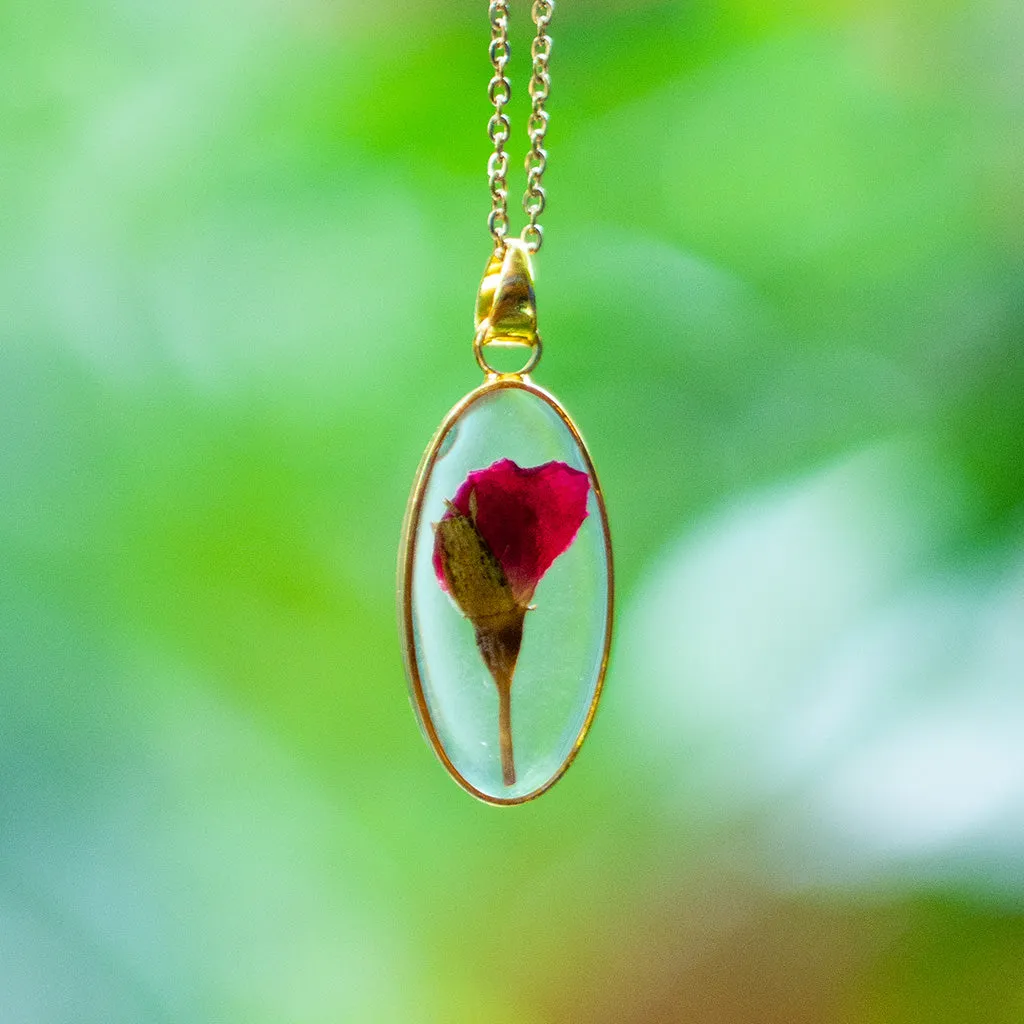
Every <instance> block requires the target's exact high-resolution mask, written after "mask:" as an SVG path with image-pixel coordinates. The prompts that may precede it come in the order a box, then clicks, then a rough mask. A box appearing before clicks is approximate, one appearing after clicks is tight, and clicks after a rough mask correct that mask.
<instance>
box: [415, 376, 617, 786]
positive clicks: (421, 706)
mask: <svg viewBox="0 0 1024 1024" xmlns="http://www.w3.org/2000/svg"><path fill="white" fill-rule="evenodd" d="M505 389H518V390H521V391H525V392H527V393H528V394H530V395H532V396H534V397H535V398H537V399H539V400H540V401H542V402H544V403H545V404H546V405H547V406H548V407H549V408H550V409H551V410H552V411H553V412H554V413H555V414H556V415H557V416H558V418H559V419H560V420H561V422H562V424H563V425H564V426H565V428H566V430H567V431H568V433H569V435H570V436H571V438H572V440H573V442H574V443H575V445H576V447H577V449H578V450H579V453H580V455H581V457H582V459H583V463H584V465H585V466H586V470H587V474H588V476H589V478H590V485H591V488H592V490H593V495H594V499H595V503H596V506H597V509H598V511H599V513H600V528H601V537H602V541H603V545H604V554H605V559H606V586H607V602H606V606H605V608H606V610H605V621H604V634H603V641H602V649H601V659H600V663H599V668H598V672H597V678H596V681H595V684H594V692H593V696H592V697H591V700H590V705H589V707H588V709H587V713H586V716H585V718H584V721H583V724H582V726H581V727H580V730H579V733H578V734H577V736H576V738H575V740H574V741H573V743H572V746H571V748H570V749H569V752H568V754H567V755H566V757H565V759H564V760H563V761H562V763H561V764H560V765H559V767H558V768H557V769H556V771H555V772H554V773H553V774H552V775H551V777H550V778H549V779H547V781H546V782H544V784H543V785H541V786H538V787H537V788H536V789H534V790H531V791H530V792H528V793H525V794H522V795H518V796H514V797H501V796H495V795H493V794H491V793H487V792H484V791H483V790H481V789H479V788H478V787H476V786H474V785H473V783H471V782H470V781H469V780H468V779H467V778H465V776H464V775H463V774H462V773H461V772H460V771H459V769H458V768H457V767H456V766H455V764H454V763H453V761H452V759H451V758H450V757H449V755H448V752H447V751H446V750H445V748H444V744H443V743H442V742H441V739H440V736H439V735H438V732H437V729H436V727H435V725H434V722H433V719H432V718H431V714H430V710H429V708H428V705H427V699H426V695H425V693H424V688H423V680H422V678H421V675H420V669H419V663H418V660H417V653H416V639H415V630H414V620H413V593H412V578H413V567H414V564H415V555H416V536H417V533H418V531H419V526H420V521H421V517H422V514H423V505H424V499H425V496H426V491H427V486H428V484H429V482H430V475H431V472H432V470H433V468H434V464H435V462H436V461H437V458H438V456H439V453H440V452H441V450H442V447H443V445H444V443H445V440H446V439H447V437H448V435H449V433H450V432H451V430H452V429H453V427H454V426H455V425H456V424H457V423H458V422H459V421H460V420H461V419H462V417H463V416H464V415H465V414H466V413H467V412H468V411H469V410H470V409H471V408H472V407H473V406H474V405H475V404H476V403H477V402H479V401H480V400H481V399H483V398H485V397H486V396H488V395H492V394H494V393H496V392H498V391H502V390H505ZM398 570H399V576H398V614H399V627H400V632H401V637H402V652H403V657H404V661H405V669H406V678H407V680H408V684H409V695H410V699H411V702H412V705H413V709H414V710H415V712H416V716H417V718H418V719H419V723H420V727H421V728H422V730H423V733H424V735H425V737H426V738H427V741H428V742H429V744H430V746H431V747H432V748H433V751H434V753H435V754H436V755H437V757H438V759H439V760H440V761H441V763H442V764H443V765H444V767H445V768H446V769H447V771H448V774H449V775H451V777H452V778H453V779H454V780H455V782H456V783H457V784H458V785H459V786H461V787H462V789H464V790H465V791H466V792H468V793H470V794H471V795H472V796H475V797H476V798H477V799H478V800H481V801H483V802H484V803H487V804H491V805H494V806H515V805H518V804H523V803H527V802H528V801H530V800H535V799H536V798H537V797H539V796H541V794H543V793H545V792H547V791H548V790H549V789H550V788H551V787H552V786H553V785H554V784H555V783H556V782H558V780H559V779H561V778H562V776H563V775H564V774H565V773H566V771H568V769H569V766H570V765H571V764H572V762H573V761H574V760H575V759H576V756H577V754H578V753H579V750H580V747H581V746H582V745H583V741H584V740H585V739H586V737H587V734H588V732H589V731H590V727H591V725H592V723H593V720H594V715H595V714H596V712H597V706H598V703H599V701H600V699H601V693H602V691H603V688H604V681H605V675H606V673H607V669H608V660H609V656H610V652H611V640H612V622H613V618H614V597H615V574H614V567H613V561H612V545H611V533H610V530H609V526H608V512H607V509H606V507H605V501H604V494H603V492H602V490H601V484H600V481H599V479H598V476H597V472H596V470H595V468H594V463H593V460H592V459H591V457H590V451H589V449H588V448H587V445H586V442H585V441H584V440H583V437H582V435H581V434H580V431H579V428H578V427H577V426H576V424H575V422H574V421H573V419H572V417H571V416H569V414H568V413H567V412H566V410H565V409H564V407H563V406H562V404H561V403H560V402H559V401H558V399H557V398H555V397H554V395H552V394H551V393H550V392H549V391H547V390H545V389H544V388H541V387H539V386H538V385H536V384H534V383H533V382H532V381H531V380H530V378H529V376H527V375H526V374H522V373H512V374H499V373H489V374H488V375H487V377H486V378H485V380H484V382H483V383H482V384H481V385H479V386H478V387H476V388H474V389H473V390H472V391H470V392H469V393H468V394H466V395H465V396H463V398H462V399H460V401H459V402H457V403H456V405H455V406H454V407H453V408H452V409H451V410H450V411H449V413H448V414H447V415H446V416H445V418H444V419H443V420H442V422H441V425H440V426H439V427H438V429H437V432H436V433H435V434H434V437H433V438H432V440H431V442H430V444H429V445H428V446H427V449H426V451H425V452H424V453H423V457H422V459H421V460H420V465H419V468H418V470H417V472H416V478H415V482H414V484H413V489H412V493H411V495H410V497H409V503H408V506H407V508H406V513H405V519H404V522H403V526H402V541H401V546H400V548H399V565H398Z"/></svg>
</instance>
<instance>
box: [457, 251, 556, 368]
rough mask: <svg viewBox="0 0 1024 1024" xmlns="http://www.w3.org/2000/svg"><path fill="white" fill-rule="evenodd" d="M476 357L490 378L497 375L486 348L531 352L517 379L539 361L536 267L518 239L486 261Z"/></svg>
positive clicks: (477, 320)
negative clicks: (525, 349) (516, 348)
mask: <svg viewBox="0 0 1024 1024" xmlns="http://www.w3.org/2000/svg"><path fill="white" fill-rule="evenodd" d="M474 323H475V326H476V335H475V337H474V338H473V354H474V356H476V361H477V362H478V363H479V364H480V367H481V369H482V370H483V371H484V373H487V374H498V373H500V371H498V370H495V369H494V368H493V367H492V366H490V364H489V363H488V362H487V360H486V358H485V357H484V353H483V349H484V347H485V346H486V345H501V346H503V347H506V346H507V347H517V346H524V347H526V348H530V349H532V351H531V353H530V358H529V359H528V361H527V364H526V366H524V367H523V368H522V369H521V370H517V371H515V373H516V375H517V376H522V375H524V374H527V373H529V372H530V371H531V370H532V369H533V368H534V367H535V366H536V365H537V363H538V361H539V360H540V354H541V341H540V335H539V334H538V333H537V301H536V297H535V295H534V291H533V263H532V261H531V260H530V249H529V246H528V245H527V244H526V243H525V242H523V241H522V240H520V239H518V238H507V239H505V244H504V247H503V248H502V249H500V250H495V251H494V252H493V253H492V254H491V257H490V259H489V260H488V261H487V268H486V269H485V270H484V277H483V280H482V281H481V282H480V291H479V293H478V295H477V300H476V315H475V317H474Z"/></svg>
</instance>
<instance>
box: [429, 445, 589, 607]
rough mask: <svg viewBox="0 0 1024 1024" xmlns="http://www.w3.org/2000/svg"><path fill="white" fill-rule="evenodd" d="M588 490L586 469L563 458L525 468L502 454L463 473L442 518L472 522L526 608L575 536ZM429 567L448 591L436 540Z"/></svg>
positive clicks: (585, 513) (580, 522)
mask: <svg viewBox="0 0 1024 1024" xmlns="http://www.w3.org/2000/svg"><path fill="white" fill-rule="evenodd" d="M589 493H590V480H589V478H588V476H587V474H586V473H583V472H581V471H580V470H578V469H573V468H572V467H571V466H567V465H566V464H565V463H564V462H545V463H544V464H543V465H542V466H530V467H527V468H525V469H524V468H522V467H520V466H517V465H516V464H515V463H514V462H513V461H512V460H511V459H501V460H500V461H499V462H495V463H494V464H493V465H491V466H488V467H487V468H486V469H478V470H475V471H474V472H472V473H470V474H469V476H467V477H466V479H465V481H464V482H463V484H462V486H461V487H459V489H458V491H456V492H455V497H454V498H453V499H452V501H451V507H449V509H448V511H447V512H446V513H445V515H444V517H443V520H442V521H444V520H447V519H451V518H452V517H453V515H455V512H458V513H461V515H462V516H465V517H466V518H468V519H469V520H470V521H471V522H472V523H473V525H474V526H475V527H476V530H477V532H478V533H479V535H480V537H481V538H482V539H483V541H484V543H485V544H486V545H487V548H488V549H489V551H490V552H491V554H492V555H493V556H494V558H495V559H496V560H497V562H498V564H499V565H500V566H501V569H502V571H503V572H504V574H505V578H506V580H507V581H508V585H509V587H510V588H511V590H512V594H513V596H514V598H515V600H516V603H517V604H519V605H520V606H522V607H524V608H525V607H526V606H527V605H528V604H529V603H530V600H531V598H532V597H533V592H534V590H535V589H536V588H537V584H538V583H539V582H540V581H541V578H542V577H543V576H544V574H545V573H546V572H547V571H548V569H550V568H551V563H552V562H554V560H555V559H556V558H557V557H558V556H559V555H560V554H562V553H563V552H564V551H566V550H567V549H568V547H569V545H570V544H572V542H573V540H575V538H576V534H577V533H578V532H579V528H580V526H582V525H583V520H584V519H586V518H587V496H588V495H589ZM453 508H454V510H455V512H453ZM434 572H435V573H436V574H437V580H438V583H440V584H441V587H442V589H443V590H445V591H447V592H449V593H451V592H452V591H451V587H450V586H449V584H448V580H447V578H446V576H445V565H444V559H443V557H442V550H441V545H440V544H439V543H438V542H437V541H436V540H435V543H434ZM463 611H467V610H466V609H463ZM467 614H468V612H467Z"/></svg>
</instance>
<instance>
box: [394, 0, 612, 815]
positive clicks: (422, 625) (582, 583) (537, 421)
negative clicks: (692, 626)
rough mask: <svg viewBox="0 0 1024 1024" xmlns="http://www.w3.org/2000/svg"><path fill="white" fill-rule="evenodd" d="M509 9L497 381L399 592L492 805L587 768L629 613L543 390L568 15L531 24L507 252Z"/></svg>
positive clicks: (433, 506) (429, 480)
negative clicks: (554, 168)
mask: <svg viewBox="0 0 1024 1024" xmlns="http://www.w3.org/2000/svg"><path fill="white" fill-rule="evenodd" d="M508 8H509V4H508V2H507V0H505V2H502V0H492V2H491V3H490V5H489V8H488V16H489V18H490V26H491V40H490V47H489V55H490V60H491V64H492V66H493V69H494V74H493V77H492V78H491V80H490V83H489V85H488V97H489V98H490V101H491V103H492V104H493V106H494V113H493V114H492V115H491V117H490V120H489V121H488V124H487V132H488V135H489V136H490V139H491V142H492V144H493V150H492V152H491V155H490V158H489V159H488V162H487V177H488V183H489V187H490V195H491V210H490V214H489V215H488V218H487V226H488V230H489V231H490V234H491V238H492V240H493V243H494V245H493V251H492V253H491V256H490V258H489V259H488V262H487V267H486V269H485V271H484V277H483V281H482V283H481V285H480V289H479V292H478V295H477V302H476V316H475V328H476V329H475V333H474V336H473V354H474V356H475V357H476V361H477V363H478V364H479V366H480V368H481V369H482V370H483V372H484V381H483V383H482V384H481V385H479V386H478V387H476V388H475V389H474V390H472V391H470V392H469V394H467V395H465V396H464V397H463V398H462V399H461V400H460V401H459V402H458V403H457V404H456V405H455V407H454V408H453V409H452V410H451V411H450V412H449V413H448V415H447V416H446V417H445V418H444V420H443V421H442V423H441V426H440V427H439V428H438V431H437V433H436V434H435V435H434V438H433V440H432V441H431V443H430V445H429V446H428V447H427V450H426V452H425V453H424V455H423V459H422V461H421V463H420V468H419V471H418V472H417V474H416V480H415V483H414V484H413V489H412V494H411V496H410V499H409V506H408V510H407V512H406V517H405V525H404V527H403V531H402V544H401V550H400V553H399V584H398V599H399V620H400V628H401V632H402V638H403V647H404V654H405V665H406V672H407V675H408V678H409V685H410V692H411V697H412V703H413V707H414V708H415V710H416V713H417V716H418V718H419V721H420V725H421V726H422V728H423V732H424V734H425V736H426V738H427V741H428V742H429V744H430V745H431V746H432V747H433V749H434V752H435V753H436V754H437V756H438V757H439V758H440V760H441V762H442V764H443V765H444V766H445V768H447V770H448V772H449V773H450V774H451V775H452V777H453V778H454V779H455V781H456V782H457V783H459V785H461V786H462V787H463V788H464V789H466V790H468V791H469V792H470V793H472V794H473V795H474V796H477V797H479V798H480V799H482V800H484V801H486V802H488V803H492V804H519V803H523V802H525V801H527V800H530V799H532V798H534V797H536V796H539V795H540V794H541V793H543V792H545V790H547V789H549V788H550V787H551V786H552V785H554V783H555V782H557V781H558V779H559V778H561V776H562V775H563V774H564V773H565V771H566V770H567V769H568V767H569V765H570V764H571V762H572V761H573V759H574V758H575V756H576V754H577V752H578V751H579V748H580V746H581V745H582V743H583V740H584V737H585V736H586V733H587V730H588V729H589V727H590V724H591V721H592V720H593V717H594V712H595V710H596V708H597V702H598V699H599V697H600V694H601V687H602V684H603V682H604V675H605V670H606V668H607V664H608V653H609V648H610V644H611V623H612V603H613V599H612V595H613V582H612V581H613V576H612V553H611V540H610V535H609V532H608V517H607V513H606V510H605V505H604V499H603V497H602V494H601V488H600V485H599V483H598V479H597V474H596V472H595V470H594V465H593V463H592V462H591V459H590V454H589V452H588V451H587V447H586V445H585V444H584V442H583V438H582V437H581V436H580V432H579V430H578V429H577V427H576V424H575V423H574V422H573V420H572V419H571V418H570V416H569V414H568V413H567V412H566V411H565V409H564V408H563V407H562V405H561V403H559V401H558V400H557V399H556V398H555V397H554V396H553V395H552V394H551V393H550V392H548V391H545V390H544V389H542V388H540V387H538V386H537V385H536V384H534V383H533V381H532V379H531V374H532V372H533V371H534V369H535V368H536V366H537V364H538V362H539V360H540V356H541V339H540V334H539V333H538V331H537V308H536V301H535V296H534V276H533V261H532V257H533V255H534V254H536V252H537V251H538V250H539V249H540V247H541V244H542V242H543V239H544V234H543V230H542V228H541V225H540V223H539V218H540V216H541V214H542V213H543V212H544V207H545V204H546V201H547V196H546V193H545V191H544V187H543V178H544V172H545V170H546V168H547V151H546V150H545V148H544V142H545V135H546V133H547V127H548V113H547V110H546V102H547V98H548V93H549V90H550V86H551V78H550V74H549V71H548V62H549V58H550V56H551V37H550V36H549V35H548V27H549V25H550V23H551V18H552V15H553V13H554V3H553V2H552V0H536V2H534V4H533V10H532V17H533V23H534V25H535V26H536V34H535V36H534V39H533V45H532V47H531V55H532V58H533V71H532V75H531V78H530V84H529V92H530V99H531V112H530V115H529V119H528V123H527V133H528V136H529V140H530V148H529V150H528V152H527V154H526V161H525V163H526V178H527V183H526V192H525V195H524V196H523V210H524V212H525V213H526V217H527V224H526V226H525V227H524V228H523V231H522V234H521V236H520V237H519V238H509V237H508V228H509V215H508V205H507V203H508V182H507V173H508V153H507V151H506V149H505V145H506V143H507V142H508V140H509V137H510V134H511V125H510V122H509V118H508V116H507V114H506V113H505V110H504V108H505V105H506V104H507V103H508V101H509V97H510V95H511V85H510V82H509V80H508V78H507V77H506V75H505V68H506V65H507V64H508V61H509V57H510V47H509V40H508V18H509V11H508ZM509 350H511V351H516V352H519V353H522V354H523V356H524V359H525V361H523V360H520V361H521V362H522V365H521V366H520V368H519V369H516V370H511V371H509V370H499V369H496V368H495V367H494V366H493V365H492V362H491V361H492V360H496V359H497V354H501V353H502V352H504V353H505V354H506V355H507V352H508V351H509ZM513 684H514V685H513ZM513 698H514V699H513Z"/></svg>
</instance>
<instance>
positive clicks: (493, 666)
mask: <svg viewBox="0 0 1024 1024" xmlns="http://www.w3.org/2000/svg"><path fill="white" fill-rule="evenodd" d="M589 493H590V480H589V478H588V476H587V474H586V473H583V472H580V470H578V469H573V468H572V467H571V466H567V465H566V464H565V463H564V462H546V463H544V464H543V465H541V466H530V467H526V468H523V467H521V466H517V465H516V463H514V462H513V461H512V460H511V459H501V460H500V461H498V462H495V463H494V464H493V465H491V466H488V467H487V468H486V469H480V470H476V471H474V472H472V473H470V474H469V476H467V477H466V479H465V481H464V482H463V483H462V485H461V486H460V487H459V489H458V491H456V492H455V496H454V497H453V498H452V500H451V501H449V502H447V505H448V510H447V512H445V514H444V516H443V517H442V519H441V521H440V522H439V523H437V524H436V525H435V527H434V572H435V573H436V574H437V580H438V583H439V584H440V585H441V588H442V590H444V591H446V592H447V593H448V594H450V595H451V597H452V599H453V600H454V602H455V603H456V605H458V607H459V609H460V611H461V612H462V613H463V614H464V615H465V616H466V618H467V619H469V620H470V622H471V623H472V624H473V629H474V631H475V633H476V643H477V648H478V649H479V651H480V655H481V657H482V658H483V660H484V663H485V664H486V665H487V668H488V670H489V671H490V673H491V676H492V677H493V678H494V682H495V684H496V685H497V688H498V733H499V739H500V747H501V761H502V773H503V776H504V780H505V784H506V785H507V786H511V785H512V784H513V783H514V782H515V766H514V762H513V758H512V732H511V689H512V676H513V674H514V672H515V667H516V660H517V659H518V657H519V648H520V646H521V645H522V639H523V621H524V618H525V616H526V612H527V611H528V610H529V607H530V601H531V600H532V599H533V594H534V591H535V590H536V589H537V584H538V583H540V581H541V579H542V578H543V576H544V574H545V573H546V572H547V571H548V569H550V568H551V565H552V563H553V562H554V561H555V559H556V558H557V557H558V556H559V555H561V554H562V553H563V552H564V551H566V550H567V549H568V548H569V546H570V545H571V544H572V542H573V540H575V538H576V534H577V533H578V532H579V529H580V526H581V525H582V524H583V520H584V519H586V517H587V497H588V495H589Z"/></svg>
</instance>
